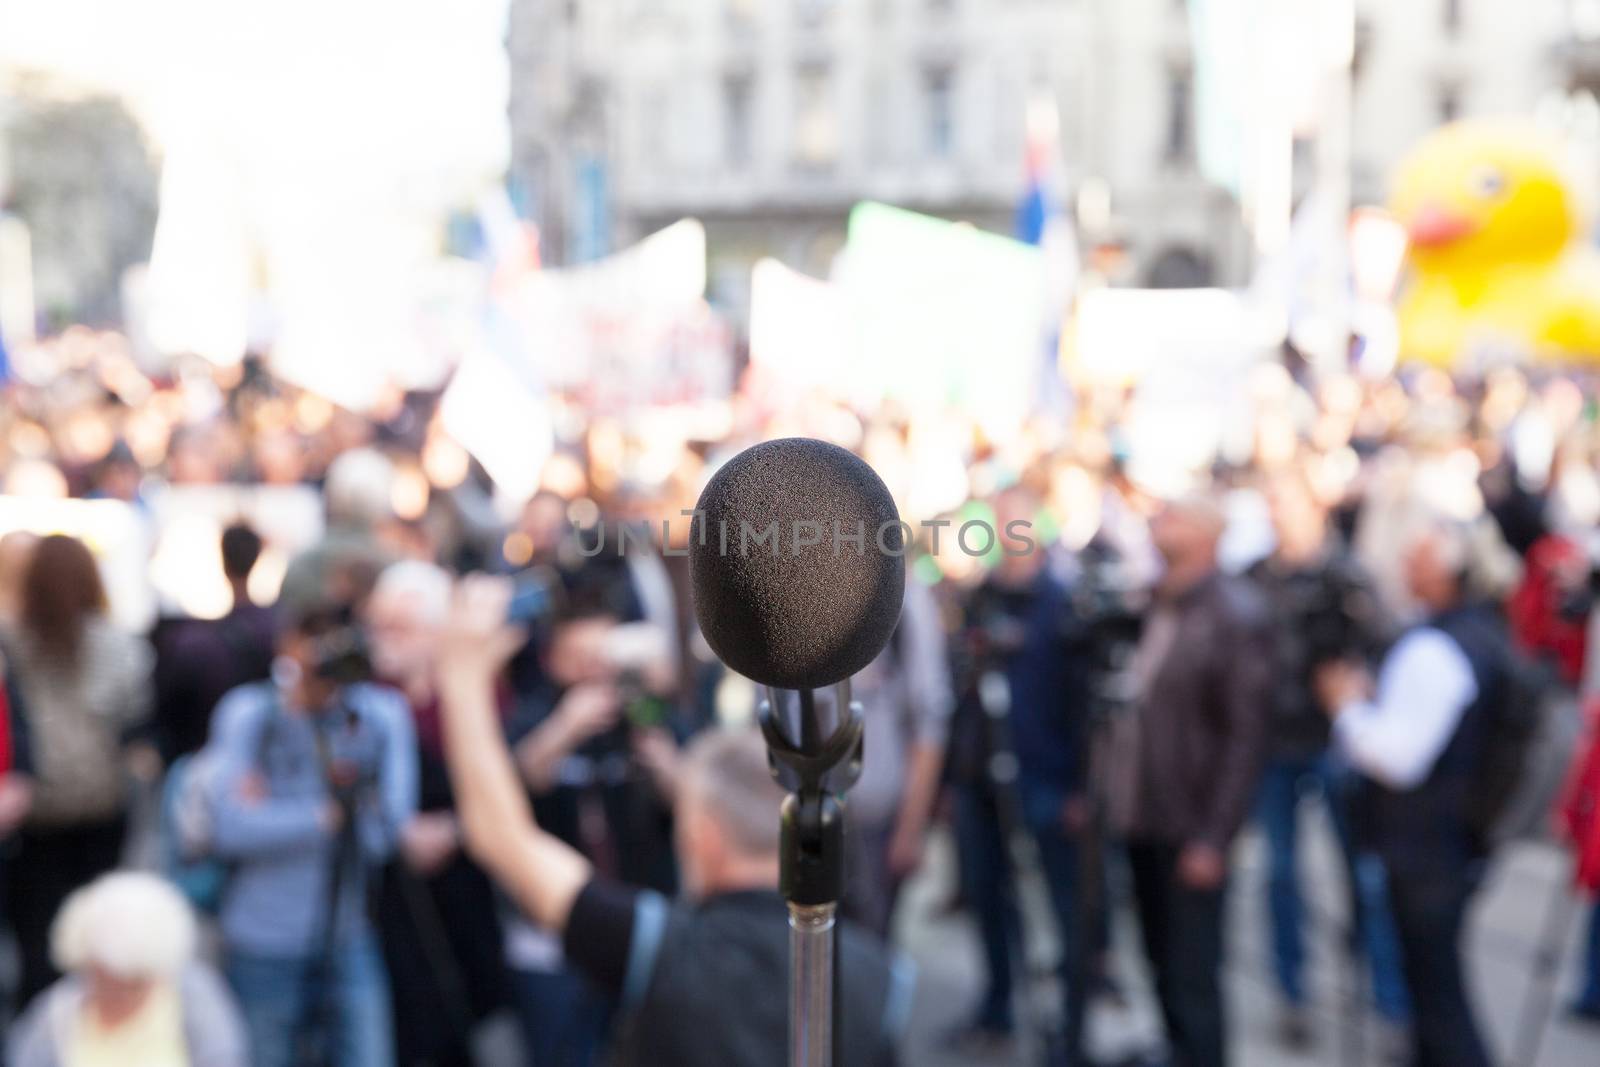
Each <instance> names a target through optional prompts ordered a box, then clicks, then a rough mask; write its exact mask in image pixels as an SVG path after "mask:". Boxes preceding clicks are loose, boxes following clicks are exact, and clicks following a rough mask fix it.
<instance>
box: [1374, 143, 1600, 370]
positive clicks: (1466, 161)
mask: <svg viewBox="0 0 1600 1067" xmlns="http://www.w3.org/2000/svg"><path fill="white" fill-rule="evenodd" d="M1390 206H1391V208H1392V210H1393V211H1394V214H1395V216H1396V217H1397V218H1398V219H1399V221H1400V222H1401V223H1402V224H1403V225H1404V226H1405V227H1406V232H1407V234H1408V236H1409V239H1410V248H1409V257H1408V258H1409V263H1410V267H1411V272H1410V277H1409V279H1408V281H1407V283H1406V286H1405V288H1404V289H1403V290H1402V292H1401V294H1400V302H1399V307H1398V309H1397V311H1398V316H1399V321H1400V352H1401V356H1402V358H1406V359H1414V360H1424V361H1426V362H1428V363H1432V364H1434V365H1436V366H1441V367H1480V368H1481V367H1482V366H1484V365H1486V364H1489V363H1494V362H1501V361H1505V360H1508V359H1525V358H1529V357H1533V358H1539V359H1550V360H1557V361H1560V360H1565V361H1573V360H1586V361H1600V256H1597V255H1596V254H1595V253H1594V251H1593V250H1591V249H1590V248H1589V247H1587V245H1586V244H1585V243H1584V242H1582V241H1580V240H1578V238H1579V235H1580V234H1581V233H1582V231H1583V229H1584V226H1583V219H1582V212H1581V211H1580V209H1579V207H1578V203H1577V197H1576V196H1575V195H1574V193H1573V190H1572V188H1571V187H1570V186H1569V185H1568V183H1567V181H1566V179H1565V177H1564V175H1563V171H1562V162H1561V151H1560V149H1559V147H1558V146H1556V145H1555V144H1554V143H1553V142H1551V141H1548V140H1546V139H1545V138H1543V137H1542V136H1540V135H1539V133H1538V132H1537V131H1535V130H1532V129H1529V128H1528V127H1526V126H1520V125H1516V124H1511V123H1498V122H1485V121H1471V122H1457V123H1452V124H1450V125H1448V126H1445V127H1442V128H1441V129H1439V130H1436V131H1435V132H1434V133H1432V134H1430V135H1429V136H1428V137H1426V138H1424V139H1423V140H1422V142H1421V143H1419V144H1418V145H1417V147H1416V148H1415V149H1414V150H1413V151H1412V152H1411V154H1410V155H1409V156H1407V157H1406V159H1405V160H1404V161H1403V162H1402V163H1401V165H1400V167H1399V169H1398V171H1397V172H1396V174H1395V180H1394V184H1393V190H1392V196H1391V205H1390Z"/></svg>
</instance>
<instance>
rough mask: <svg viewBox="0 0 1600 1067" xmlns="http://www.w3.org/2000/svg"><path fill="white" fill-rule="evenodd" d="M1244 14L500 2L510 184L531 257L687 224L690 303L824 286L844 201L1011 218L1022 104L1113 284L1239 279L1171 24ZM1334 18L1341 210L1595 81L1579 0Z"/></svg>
mask: <svg viewBox="0 0 1600 1067" xmlns="http://www.w3.org/2000/svg"><path fill="white" fill-rule="evenodd" d="M1253 2H1262V0H1232V3H1230V0H1202V2H1200V3H1198V4H1197V3H1193V2H1191V0H782V2H778V0H766V2H763V0H582V2H578V0H513V2H512V5H511V10H510V20H509V25H508V48H509V50H510V55H511V70H512V81H511V105H510V117H511V135H512V160H513V162H512V168H513V173H514V177H515V178H516V179H517V181H518V183H519V184H520V185H521V187H522V188H523V190H524V191H525V192H526V193H527V195H528V197H529V200H530V201H531V207H532V213H533V215H534V216H535V218H536V220H537V221H538V222H539V223H540V225H541V228H542V234H543V246H544V252H545V260H546V262H549V263H566V262H575V261H582V260H585V259H589V258H593V257H595V256H597V255H601V254H604V253H605V252H606V251H608V250H611V249H614V248H617V247H621V246H623V245H625V244H627V243H628V242H630V241H632V240H634V239H637V238H638V237H640V236H642V235H643V234H645V233H647V232H650V231H651V230H653V229H656V228H659V227H660V226H663V225H666V224H667V223H670V222H672V221H674V220H675V219H677V218H680V217H683V216H686V215H692V216H695V217H697V218H700V219H701V220H702V221H704V222H705V223H706V226H707V230H708V234H709V237H710V246H711V265H710V267H711V271H710V278H711V281H710V288H711V296H712V297H713V299H715V300H718V301H719V302H720V303H722V304H723V305H724V306H726V307H729V308H730V309H733V310H734V311H735V313H737V312H738V311H739V310H740V309H741V308H742V306H743V303H744V299H745V295H746V294H745V293H744V287H745V286H746V285H747V284H748V277H749V267H750V265H751V263H753V262H754V261H755V260H756V259H758V258H760V257H761V256H765V255H772V256H777V257H778V258H780V259H782V260H784V261H785V262H787V263H789V264H790V265H792V266H795V267H798V268H800V269H802V270H806V271H808V272H811V273H814V274H819V275H821V274H826V273H827V270H828V268H829V266H830V263H831V261H832V258H833V256H834V254H835V253H836V252H837V250H838V249H839V248H840V246H841V245H842V243H843V239H844V225H845V219H846V216H847V213H848V211H849V209H850V207H851V206H852V205H853V204H855V203H856V202H857V201H860V200H863V199H877V200H884V201H888V202H891V203H894V204H898V205H901V206H904V207H908V208H911V209H913V210H918V211H924V212H927V213H930V214H935V215H940V216H944V217H948V218H953V219H962V220H968V221H971V222H972V223H974V224H975V225H978V226H981V227H984V228H987V229H993V230H997V231H1000V232H1009V231H1011V230H1012V228H1013V218H1014V213H1015V211H1016V207H1017V204H1018V202H1019V200H1020V198H1021V197H1022V195H1023V192H1024V189H1025V183H1026V180H1027V176H1026V169H1025V163H1024V160H1025V152H1026V144H1027V120H1026V116H1027V115H1028V114H1029V111H1030V105H1031V104H1036V103H1038V102H1039V101H1045V102H1048V103H1049V104H1051V105H1053V107H1054V110H1055V113H1056V116H1057V125H1058V128H1059V136H1058V140H1057V144H1056V147H1055V149H1054V151H1053V152H1052V155H1053V157H1054V160H1053V162H1054V165H1055V177H1056V181H1055V188H1056V190H1057V192H1058V195H1059V197H1060V200H1061V203H1062V206H1063V208H1065V209H1068V210H1071V209H1072V207H1073V206H1076V207H1077V208H1078V209H1079V210H1078V219H1079V222H1080V223H1081V224H1082V232H1081V234H1080V236H1081V237H1082V238H1083V239H1084V240H1085V241H1087V242H1088V243H1089V244H1090V245H1091V246H1093V245H1096V244H1102V245H1105V246H1108V247H1112V248H1115V249H1118V250H1120V251H1119V255H1118V257H1117V261H1116V262H1117V264H1118V265H1116V266H1114V267H1112V268H1111V269H1112V270H1113V271H1114V272H1115V273H1116V277H1115V280H1117V281H1120V282H1126V283H1130V284H1170V285H1192V284H1242V283H1243V282H1245V281H1246V280H1247V279H1248V277H1249V273H1250V269H1251V265H1252V261H1253V260H1252V252H1251V243H1250V240H1249V238H1248V235H1247V234H1246V233H1245V232H1244V227H1243V225H1242V223H1241V213H1240V207H1239V204H1238V200H1237V198H1236V195H1235V191H1231V190H1228V189H1226V188H1224V187H1223V186H1222V185H1219V184H1217V183H1215V182H1212V181H1208V180H1206V179H1205V178H1204V177H1202V175H1201V174H1200V170H1199V167H1198V165H1197V162H1196V160H1197V139H1198V136H1199V134H1198V133H1197V130H1198V129H1200V128H1201V127H1202V125H1203V123H1204V121H1205V117H1204V116H1197V109H1198V108H1201V107H1203V106H1204V104H1205V101H1204V100H1202V99H1198V98H1197V94H1196V88H1195V87H1196V72H1197V68H1198V67H1199V66H1200V65H1202V64H1203V63H1204V62H1205V58H1204V57H1203V56H1202V57H1199V58H1197V56H1196V42H1195V32H1196V29H1195V28H1196V26H1197V25H1198V24H1199V22H1198V17H1197V14H1196V9H1197V8H1201V9H1205V11H1206V17H1213V16H1215V15H1217V13H1218V12H1219V11H1223V9H1226V8H1236V7H1238V6H1239V5H1243V6H1244V7H1246V8H1247V7H1248V5H1249V4H1250V3H1253ZM1266 2H1271V0H1266ZM1354 10H1355V13H1356V16H1357V26H1358V32H1357V34H1356V71H1357V76H1356V79H1355V83H1354V88H1353V92H1352V95H1351V104H1350V108H1351V112H1350V114H1351V137H1350V146H1349V153H1350V157H1351V158H1350V174H1351V179H1350V181H1351V189H1350V192H1351V195H1352V196H1353V199H1354V200H1355V201H1356V202H1358V203H1359V202H1372V201H1377V200H1381V199H1382V195H1383V184H1384V180H1385V176H1386V174H1387V172H1388V169H1389V168H1390V167H1391V166H1392V164H1393V163H1394V161H1395V160H1396V159H1398V158H1399V156H1400V155H1402V154H1403V153H1404V151H1405V150H1406V148H1407V147H1408V146H1409V145H1410V144H1412V143H1413V142H1414V141H1415V140H1416V139H1417V138H1418V137H1420V136H1422V135H1423V134H1424V133H1425V132H1426V131H1427V130H1429V129H1431V128H1433V127H1434V126H1436V125H1438V124H1439V123H1440V122H1441V121H1445V120H1448V119H1450V118H1453V117H1458V116H1465V115H1473V114H1533V113H1534V112H1535V111H1537V110H1538V109H1539V108H1540V107H1544V108H1545V109H1546V110H1549V109H1550V108H1552V107H1554V106H1555V105H1554V104H1553V103H1552V101H1553V100H1554V101H1559V100H1565V99H1569V97H1571V94H1574V93H1579V92H1581V91H1582V90H1583V88H1584V86H1585V85H1586V84H1588V83H1586V82H1585V80H1584V79H1585V78H1588V79H1589V82H1600V75H1596V74H1595V73H1594V72H1595V71H1600V60H1596V59H1595V58H1594V57H1595V56H1597V55H1600V46H1596V45H1595V43H1594V42H1596V41H1600V0H1523V2H1518V3H1507V2H1505V0H1408V2H1406V3H1393V2H1390V0H1357V2H1356V3H1355V4H1354ZM1249 22H1250V20H1249V19H1246V20H1245V24H1248V23H1249ZM1584 27H1588V28H1587V29H1584ZM1258 46H1259V47H1267V48H1271V47H1274V45H1273V44H1271V43H1270V42H1265V43H1262V42H1258ZM1291 64H1292V60H1291ZM1552 94H1557V95H1552ZM1560 94H1566V95H1560ZM1574 98H1575V97H1574ZM1245 121H1246V122H1248V121H1249V119H1248V116H1246V119H1245ZM1596 121H1597V122H1600V119H1597V120H1596ZM1310 132H1311V134H1312V136H1313V137H1314V134H1315V131H1314V130H1312V131H1310ZM1296 133H1297V135H1304V134H1305V133H1306V131H1303V130H1297V131H1296ZM1306 177H1307V174H1306V172H1305V169H1304V168H1301V169H1297V170H1296V178H1295V186H1296V189H1295V192H1296V196H1297V197H1298V196H1300V195H1303V194H1304V193H1305V191H1306V184H1307V182H1306Z"/></svg>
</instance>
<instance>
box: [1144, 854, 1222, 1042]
mask: <svg viewBox="0 0 1600 1067" xmlns="http://www.w3.org/2000/svg"><path fill="white" fill-rule="evenodd" d="M1178 852H1179V846H1178V845H1175V844H1170V843H1167V842H1164V841H1162V842H1157V841H1135V842H1130V843H1129V845H1128V869H1129V873H1130V874H1131V875H1132V877H1133V896H1134V905H1135V907H1136V908H1137V909H1138V912H1139V928H1140V931H1141V932H1142V934H1143V936H1144V950H1145V955H1146V956H1148V957H1149V959H1150V971H1151V973H1152V974H1153V975H1154V976H1155V984H1156V999H1157V1000H1158V1001H1160V1003H1161V1016H1162V1019H1163V1021H1164V1022H1165V1023H1166V1028H1167V1043H1168V1044H1169V1045H1170V1046H1171V1047H1172V1063H1173V1067H1222V1065H1223V1064H1225V1063H1226V1062H1227V1051H1226V1049H1227V1027H1226V1023H1225V1020H1224V1018H1223V1006H1222V918H1223V900H1224V897H1225V896H1226V888H1225V887H1222V888H1218V889H1214V890H1209V891H1201V890H1195V889H1190V888H1188V887H1187V886H1185V885H1184V884H1183V883H1182V882H1180V881H1179V880H1178Z"/></svg>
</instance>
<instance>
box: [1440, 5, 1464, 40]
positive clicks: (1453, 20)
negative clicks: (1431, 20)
mask: <svg viewBox="0 0 1600 1067" xmlns="http://www.w3.org/2000/svg"><path fill="white" fill-rule="evenodd" d="M1443 2H1444V32H1445V33H1447V34H1449V35H1450V36H1452V37H1455V36H1457V35H1459V34H1460V33H1461V5H1462V3H1463V0H1443Z"/></svg>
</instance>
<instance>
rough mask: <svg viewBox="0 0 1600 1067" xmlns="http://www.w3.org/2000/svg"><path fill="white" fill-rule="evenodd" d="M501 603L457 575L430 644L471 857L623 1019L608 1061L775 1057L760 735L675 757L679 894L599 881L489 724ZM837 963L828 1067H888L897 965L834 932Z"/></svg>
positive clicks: (781, 1039) (775, 998)
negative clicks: (445, 620) (836, 1039)
mask: <svg viewBox="0 0 1600 1067" xmlns="http://www.w3.org/2000/svg"><path fill="white" fill-rule="evenodd" d="M510 599H511V586H510V583H509V582H507V581H505V580H504V579H496V578H490V577H486V576H481V575H480V576H475V577H470V578H468V579H466V580H465V581H464V583H463V584H462V586H461V587H460V588H459V589H458V591H457V593H456V599H455V606H454V608H453V611H452V622H451V625H450V628H449V632H448V634H447V637H446V640H445V649H444V655H443V658H442V666H441V672H440V679H441V683H440V688H441V693H442V696H443V707H444V723H445V740H446V748H445V752H446V756H447V757H448V759H449V763H450V771H451V775H452V778H453V780H454V782H455V788H456V800H457V805H458V810H459V812H460V816H461V826H462V830H463V833H464V835H465V840H466V844H467V849H468V851H469V852H470V853H471V854H472V855H473V856H474V858H476V859H477V860H478V862H480V863H482V864H483V865H484V867H485V868H486V869H487V870H488V871H489V872H490V874H491V875H492V876H493V877H494V878H495V880H496V881H497V882H498V883H499V884H500V885H501V886H502V887H503V888H504V889H505V890H506V891H507V892H508V893H509V894H510V895H511V897H512V899H513V900H514V901H515V902H516V903H517V905H518V906H519V909H520V910H521V912H522V913H523V914H525V915H526V916H527V917H528V918H529V919H530V920H531V922H532V923H534V924H537V927H538V928H539V929H541V930H543V931H546V932H547V933H548V934H549V935H550V936H551V937H552V938H554V939H555V940H556V941H557V942H558V944H559V946H560V949H561V951H562V953H563V954H564V956H565V958H566V959H567V960H568V961H569V963H570V964H571V966H572V967H573V968H574V969H575V970H576V971H577V972H578V973H581V974H582V975H583V976H584V977H585V978H586V979H587V980H589V981H590V982H592V983H594V984H595V985H596V986H598V987H599V988H600V989H602V990H604V991H605V992H606V993H607V994H608V995H609V996H611V997H612V998H614V999H615V1001H616V1003H617V1005H618V1007H619V1010H620V1016H621V1017H620V1020H619V1025H618V1026H617V1027H616V1028H615V1031H614V1033H615V1034H616V1043H615V1047H614V1048H613V1049H612V1050H611V1059H610V1060H609V1062H612V1063H615V1064H619V1065H628V1064H674V1065H677V1067H713V1065H714V1067H757V1065H760V1067H766V1065H768V1064H774V1063H782V1062H783V1061H784V1058H785V1055H786V1049H787V1046H788V947H789V928H788V923H787V921H786V915H785V908H784V904H783V899H782V897H781V896H780V895H779V894H778V891H777V884H778V845H779V824H780V819H779V808H780V806H781V804H782V802H783V792H782V790H781V789H780V788H779V787H778V785H777V783H776V782H774V781H773V778H772V775H771V772H770V770H769V769H768V765H767V757H766V750H765V746H764V745H763V744H762V741H761V738H760V736H759V735H758V734H757V733H756V732H755V731H754V730H746V731H725V730H710V731H707V732H706V733H705V734H703V735H702V736H701V737H700V738H699V739H697V740H696V742H695V743H694V744H693V745H691V746H690V748H689V750H688V753H687V755H686V756H685V758H684V761H683V764H682V767H681V772H680V773H679V775H678V777H677V782H678V787H677V789H676V791H675V794H676V814H677V818H676V822H675V844H676V852H677V855H678V858H679V861H680V863H681V866H682V871H683V884H684V890H685V896H686V899H685V900H682V901H674V900H669V899H668V898H667V897H666V896H664V895H662V894H660V893H657V892H655V891H653V890H650V889H638V888H634V887H630V886H627V885H625V884H624V883H622V882H620V881H618V880H616V879H614V878H611V877H608V876H606V875H605V874H604V873H601V872H599V871H597V870H596V864H594V863H593V862H591V861H590V860H589V859H587V858H586V857H585V856H584V855H583V854H582V853H581V852H579V851H578V850H577V849H575V848H573V847H572V846H571V845H570V844H568V843H567V842H565V841H563V840H561V839H560V838H559V837H557V836H556V835H555V834H554V833H552V832H550V830H549V829H547V828H546V827H544V826H543V825H541V823H540V821H539V820H538V819H537V818H536V816H535V809H534V807H533V806H532V805H530V804H529V802H528V798H527V794H526V792H525V791H524V789H523V788H522V785H521V783H520V782H519V780H518V779H519V775H518V772H517V769H516V766H515V762H514V760H515V757H514V756H513V754H512V753H511V752H510V751H509V750H508V749H507V746H506V744H505V741H504V738H503V735H502V732H501V729H500V725H499V723H498V722H497V715H496V711H495V696H494V692H495V686H496V682H497V680H498V679H499V678H500V676H501V675H502V673H503V672H504V670H505V667H506V663H507V661H508V660H509V659H510V657H511V654H512V653H513V651H514V650H515V649H516V648H517V647H518V645H519V644H520V643H521V641H522V640H523V635H522V634H521V633H520V632H519V631H518V630H517V629H516V628H515V627H512V626H508V625H507V623H506V621H505V620H506V614H507V605H508V604H509V602H510ZM839 952H840V957H839V961H838V964H837V968H836V972H835V973H836V974H837V976H838V978H839V981H840V982H841V984H842V987H843V988H842V997H841V1005H842V1011H841V1014H840V1017H839V1019H838V1025H839V1027H840V1028H841V1031H842V1033H841V1038H842V1040H841V1042H840V1047H841V1055H840V1057H839V1059H838V1060H837V1061H836V1062H838V1063H839V1067H887V1065H888V1064H891V1063H893V1062H894V1054H895V1047H896V1045H897V1043H898V1040H899V1038H900V1037H901V1035H902V1033H903V1030H904V1026H905V1022H906V1013H907V1011H908V1010H909V1008H910V1002H911V994H912V981H911V976H910V974H909V968H905V967H899V966H896V965H895V964H894V961H893V959H892V957H891V956H890V955H889V954H888V953H886V952H885V951H884V950H883V948H882V947H881V946H880V945H878V944H877V943H876V942H875V941H874V940H873V938H872V937H871V936H870V935H868V934H866V933H865V932H863V931H861V930H859V929H858V928H855V927H852V926H849V925H848V924H847V925H845V926H844V927H842V928H841V933H840V940H839ZM537 1062H540V1063H548V1062H551V1061H549V1060H539V1061H537Z"/></svg>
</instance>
